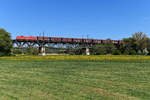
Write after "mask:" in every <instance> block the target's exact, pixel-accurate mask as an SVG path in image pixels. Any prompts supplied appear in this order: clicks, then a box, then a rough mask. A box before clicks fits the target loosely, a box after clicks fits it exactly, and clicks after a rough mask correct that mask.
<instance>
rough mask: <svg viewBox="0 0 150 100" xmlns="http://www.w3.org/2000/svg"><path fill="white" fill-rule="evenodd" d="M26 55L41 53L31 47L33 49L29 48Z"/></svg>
mask: <svg viewBox="0 0 150 100" xmlns="http://www.w3.org/2000/svg"><path fill="white" fill-rule="evenodd" d="M26 53H27V54H29V55H38V54H39V51H38V49H37V48H34V47H31V48H27V51H26Z"/></svg>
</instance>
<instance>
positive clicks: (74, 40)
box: [16, 36, 123, 44]
mask: <svg viewBox="0 0 150 100" xmlns="http://www.w3.org/2000/svg"><path fill="white" fill-rule="evenodd" d="M16 40H44V41H51V42H62V43H95V44H100V43H104V44H105V43H113V44H123V40H99V39H81V38H62V37H25V36H17V37H16Z"/></svg>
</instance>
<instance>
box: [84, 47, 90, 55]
mask: <svg viewBox="0 0 150 100" xmlns="http://www.w3.org/2000/svg"><path fill="white" fill-rule="evenodd" d="M85 53H86V55H90V49H89V48H88V47H87V48H86V50H85Z"/></svg>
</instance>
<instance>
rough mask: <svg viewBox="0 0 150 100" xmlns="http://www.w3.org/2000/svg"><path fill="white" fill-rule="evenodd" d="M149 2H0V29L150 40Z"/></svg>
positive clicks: (129, 0)
mask: <svg viewBox="0 0 150 100" xmlns="http://www.w3.org/2000/svg"><path fill="white" fill-rule="evenodd" d="M149 4H150V0H0V28H4V29H6V30H7V31H8V32H10V33H11V34H12V37H13V38H15V36H17V35H25V36H37V35H39V33H42V32H44V33H45V35H47V36H59V37H84V38H86V37H87V35H88V37H89V38H99V39H106V38H111V39H122V38H124V37H129V36H131V34H133V33H135V32H138V31H141V32H144V33H146V34H147V35H148V36H150V6H149Z"/></svg>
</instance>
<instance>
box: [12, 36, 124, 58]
mask: <svg viewBox="0 0 150 100" xmlns="http://www.w3.org/2000/svg"><path fill="white" fill-rule="evenodd" d="M110 42H111V43H113V44H121V43H122V40H96V39H79V38H58V37H40V38H39V39H37V38H35V37H34V38H33V37H23V38H17V37H16V39H14V40H13V46H14V47H16V48H20V49H22V48H28V47H36V48H38V49H39V55H42V56H44V55H46V51H45V48H46V47H55V48H67V47H69V48H72V49H76V48H82V49H83V50H84V53H85V54H86V55H90V48H93V47H94V46H96V45H97V44H105V43H110Z"/></svg>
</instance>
